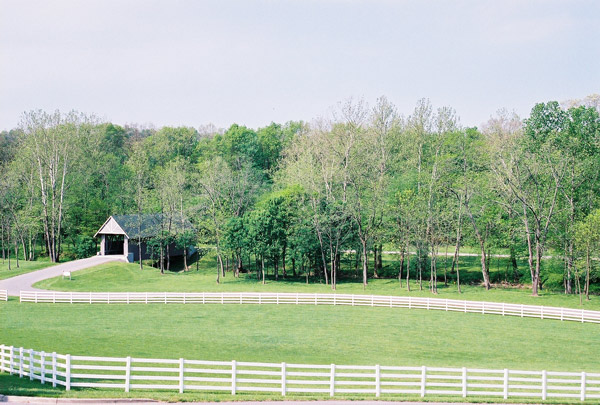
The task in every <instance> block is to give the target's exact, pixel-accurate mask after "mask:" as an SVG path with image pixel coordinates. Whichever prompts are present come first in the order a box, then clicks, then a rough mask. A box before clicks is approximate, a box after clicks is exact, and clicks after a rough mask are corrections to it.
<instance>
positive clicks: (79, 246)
mask: <svg viewBox="0 0 600 405" xmlns="http://www.w3.org/2000/svg"><path fill="white" fill-rule="evenodd" d="M74 253H75V258H77V259H85V258H86V257H90V256H95V255H96V243H95V242H94V239H93V238H91V237H89V236H79V237H78V238H77V242H76V243H75V252H74Z"/></svg>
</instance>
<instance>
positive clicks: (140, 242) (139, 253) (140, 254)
mask: <svg viewBox="0 0 600 405" xmlns="http://www.w3.org/2000/svg"><path fill="white" fill-rule="evenodd" d="M138 255H139V259H140V270H144V265H143V264H142V239H141V238H138Z"/></svg>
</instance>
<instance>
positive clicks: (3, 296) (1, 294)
mask: <svg viewBox="0 0 600 405" xmlns="http://www.w3.org/2000/svg"><path fill="white" fill-rule="evenodd" d="M0 301H8V291H6V290H0Z"/></svg>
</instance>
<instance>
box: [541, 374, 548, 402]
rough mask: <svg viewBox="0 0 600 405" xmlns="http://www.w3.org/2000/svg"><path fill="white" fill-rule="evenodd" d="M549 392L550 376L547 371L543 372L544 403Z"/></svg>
mask: <svg viewBox="0 0 600 405" xmlns="http://www.w3.org/2000/svg"><path fill="white" fill-rule="evenodd" d="M547 391H548V375H547V374H546V370H542V401H545V400H546V397H547Z"/></svg>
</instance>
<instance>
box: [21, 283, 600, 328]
mask: <svg viewBox="0 0 600 405" xmlns="http://www.w3.org/2000/svg"><path fill="white" fill-rule="evenodd" d="M20 300H21V302H35V303H55V304H56V303H71V304H81V303H82V304H151V303H160V304H298V305H300V304H304V305H351V306H371V307H390V308H409V309H431V310H442V311H457V312H474V313H480V314H496V315H504V316H519V317H522V318H524V317H531V318H541V319H559V320H561V321H577V322H592V323H600V311H587V310H582V309H571V308H559V307H546V306H538V305H522V304H507V303H502V302H484V301H462V300H451V299H443V298H420V297H393V296H385V295H349V294H299V293H252V292H232V293H208V292H200V293H179V292H147V293H146V292H122V293H120V292H54V291H47V292H46V291H44V292H37V291H21V294H20Z"/></svg>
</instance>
